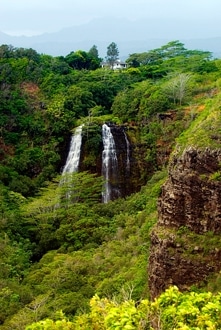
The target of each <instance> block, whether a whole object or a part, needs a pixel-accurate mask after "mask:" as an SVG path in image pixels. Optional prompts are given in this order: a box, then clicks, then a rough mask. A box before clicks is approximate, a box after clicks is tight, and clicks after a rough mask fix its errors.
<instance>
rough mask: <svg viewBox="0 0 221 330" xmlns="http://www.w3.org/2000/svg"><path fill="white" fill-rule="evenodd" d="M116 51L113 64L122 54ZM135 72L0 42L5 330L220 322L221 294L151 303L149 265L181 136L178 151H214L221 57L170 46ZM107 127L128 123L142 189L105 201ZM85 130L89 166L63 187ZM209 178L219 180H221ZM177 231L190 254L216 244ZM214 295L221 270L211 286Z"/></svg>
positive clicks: (91, 57)
mask: <svg viewBox="0 0 221 330" xmlns="http://www.w3.org/2000/svg"><path fill="white" fill-rule="evenodd" d="M110 46H111V47H109V51H110V53H109V54H108V56H110V58H109V61H111V60H112V59H113V56H115V57H116V58H117V57H118V55H119V54H118V49H117V46H116V44H115V43H112V44H111V45H110ZM110 63H111V62H110ZM127 63H128V65H129V68H128V69H125V70H119V71H117V72H116V71H114V70H112V69H107V68H101V67H100V64H101V59H100V57H99V54H98V50H97V47H96V46H95V45H93V46H92V47H91V49H90V50H89V51H88V52H86V51H82V50H78V51H74V52H71V53H70V54H68V55H67V56H65V57H62V56H59V57H52V56H48V55H45V54H38V53H37V52H36V51H35V50H33V49H23V48H14V47H12V46H7V45H2V46H0V111H1V116H0V160H1V164H0V211H1V212H0V263H1V267H0V329H2V330H9V329H13V330H16V329H25V328H26V327H27V329H49V328H50V329H53V328H54V329H72V328H73V327H74V329H78V328H79V329H151V327H153V328H154V329H159V328H160V327H161V328H162V329H172V328H174V329H180V330H181V329H183V330H184V329H218V328H219V327H220V319H219V316H218V315H219V314H218V313H217V310H218V311H219V309H220V296H219V294H217V295H214V296H213V295H211V294H210V293H200V294H196V293H194V292H192V293H191V292H190V293H185V294H181V293H180V292H179V291H178V290H177V289H176V288H171V289H169V290H168V291H167V292H165V293H164V294H163V295H162V296H161V297H159V298H158V299H157V300H156V301H155V302H150V301H149V300H148V297H149V291H148V283H147V273H146V269H147V262H148V256H149V248H150V232H151V230H152V228H153V226H154V224H155V223H156V221H157V198H158V196H159V193H160V190H161V186H162V184H163V182H164V181H165V179H166V176H167V169H166V168H167V164H168V160H169V157H170V154H171V152H172V151H173V149H174V146H175V144H176V141H177V145H178V149H176V150H175V152H182V151H183V150H184V149H185V148H186V147H187V146H196V147H200V148H206V147H211V148H220V138H221V136H220V127H221V122H220V114H219V112H220V105H221V100H220V97H221V96H220V95H221V94H220V78H219V77H220V73H221V61H220V60H218V59H216V60H214V59H212V56H211V54H210V53H209V52H203V51H197V50H187V49H185V47H184V45H183V44H182V43H180V42H179V41H172V42H170V43H168V44H167V45H164V46H162V47H161V48H159V49H156V50H151V51H149V52H146V53H142V54H131V55H130V56H129V58H128V60H127ZM108 121H109V122H114V123H116V124H121V125H124V126H125V127H127V134H128V138H129V140H130V142H131V144H133V148H134V149H133V152H134V155H135V156H134V157H135V158H136V160H137V171H138V170H139V173H140V178H139V180H140V181H139V182H135V183H134V185H135V188H139V191H138V189H135V190H134V191H138V192H136V193H133V194H131V195H130V196H128V197H126V198H124V199H117V200H115V201H111V202H109V203H107V204H102V203H101V202H100V200H101V198H100V195H101V190H102V186H103V181H102V178H101V177H100V176H99V175H98V173H96V171H95V170H96V166H95V164H96V160H97V159H98V158H99V155H100V149H99V148H100V147H101V143H102V141H101V135H100V127H101V125H102V124H103V123H104V122H108ZM82 123H83V124H84V128H83V140H84V154H85V157H84V163H83V164H82V168H83V169H85V168H86V169H87V171H84V170H82V171H81V172H79V173H75V174H74V175H70V176H68V177H67V178H64V177H63V178H62V180H61V177H60V171H61V168H62V166H63V164H64V162H65V158H66V154H67V149H68V144H69V141H70V136H71V134H72V130H73V129H74V128H75V127H76V126H78V125H80V124H82ZM88 169H89V170H88ZM133 175H134V173H133V174H132V176H133ZM132 179H133V178H132ZM205 179H206V178H205ZM208 179H209V180H214V181H219V180H220V172H219V171H217V172H216V173H213V174H211V176H210V177H209V178H208ZM61 181H62V182H61ZM59 182H60V183H61V184H59ZM140 186H142V187H141V189H140ZM165 234H166V233H162V235H165ZM178 234H179V235H180V236H179V235H178V236H177V239H178V240H180V242H179V244H184V243H185V244H188V246H189V249H187V250H186V254H187V255H188V254H191V250H192V249H193V248H194V244H196V242H197V244H199V245H201V244H203V248H205V253H209V251H208V249H209V247H208V246H207V242H208V241H209V242H210V243H211V244H209V246H210V247H211V249H214V248H216V247H217V246H218V248H219V245H220V243H219V237H218V236H210V233H207V234H206V235H201V236H194V237H192V236H191V235H188V233H187V232H186V229H185V228H181V229H180V232H179V233H178ZM181 234H182V235H181ZM191 237H192V238H191ZM182 240H183V241H182ZM181 241H182V242H181ZM212 284H214V285H212ZM212 287H213V289H211V288H212ZM220 287H221V285H220V278H219V276H218V275H217V277H216V278H215V279H214V278H212V277H211V282H209V283H208V284H207V285H206V286H205V289H211V291H213V292H214V293H216V292H218V291H220ZM105 297H106V298H105ZM107 297H108V298H107ZM61 310H62V312H59V311H61ZM82 311H83V312H82ZM215 311H216V314H215ZM62 313H64V314H62ZM64 315H65V316H64ZM119 315H120V317H119ZM34 322H35V324H33V325H31V324H32V323H34ZM39 322H40V323H39ZM211 322H212V323H211ZM28 325H29V326H28ZM157 327H158V328H157ZM197 327H198V328H197Z"/></svg>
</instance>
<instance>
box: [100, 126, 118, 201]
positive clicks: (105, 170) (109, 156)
mask: <svg viewBox="0 0 221 330" xmlns="http://www.w3.org/2000/svg"><path fill="white" fill-rule="evenodd" d="M102 140H103V152H102V175H103V176H104V179H105V184H104V191H103V193H102V201H103V203H107V202H109V201H110V200H111V199H112V195H113V193H114V195H115V196H116V195H118V196H119V190H118V189H117V187H116V183H117V175H118V161H117V153H116V146H115V142H114V138H113V135H112V133H111V129H110V127H109V126H108V125H107V124H104V125H103V126H102ZM114 185H115V187H114Z"/></svg>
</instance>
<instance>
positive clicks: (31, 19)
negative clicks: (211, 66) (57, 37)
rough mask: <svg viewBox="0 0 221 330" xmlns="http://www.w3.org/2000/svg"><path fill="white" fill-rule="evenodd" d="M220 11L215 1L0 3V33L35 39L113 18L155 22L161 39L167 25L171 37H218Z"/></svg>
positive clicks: (220, 33)
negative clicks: (170, 31) (171, 33)
mask: <svg viewBox="0 0 221 330" xmlns="http://www.w3.org/2000/svg"><path fill="white" fill-rule="evenodd" d="M220 10H221V2H220V1H219V0H210V1H208V0H179V1H177V0H167V1H165V0H128V1H127V2H126V4H123V3H122V2H119V1H116V0H111V1H109V0H108V1H104V0H103V1H101V0H93V2H91V1H89V0H81V1H80V2H79V1H78V2H76V3H73V0H53V3H48V2H46V1H45V0H32V1H30V0H10V1H8V0H1V4H0V31H1V32H4V33H6V34H8V35H13V36H21V35H26V36H35V35H41V34H44V33H52V32H58V31H60V30H62V29H64V28H68V27H72V26H78V25H83V24H87V23H89V22H91V21H93V20H94V19H98V18H100V19H102V18H105V17H113V18H121V19H122V20H124V19H127V20H130V21H131V23H133V22H136V21H139V20H141V19H143V20H147V21H151V22H155V21H156V22H157V24H156V25H157V30H159V32H158V34H159V38H160V37H162V38H165V32H164V30H165V28H166V27H167V25H171V24H173V26H175V27H174V34H176V35H177V36H179V35H180V36H182V38H184V37H185V38H191V37H192V36H194V37H196V38H200V37H202V38H210V37H219V36H221V26H220V24H219V15H220V14H219V13H220ZM154 29H156V26H154ZM152 32H153V31H152ZM103 33H104V36H105V31H103ZM160 33H162V36H161V35H160ZM168 37H170V36H168Z"/></svg>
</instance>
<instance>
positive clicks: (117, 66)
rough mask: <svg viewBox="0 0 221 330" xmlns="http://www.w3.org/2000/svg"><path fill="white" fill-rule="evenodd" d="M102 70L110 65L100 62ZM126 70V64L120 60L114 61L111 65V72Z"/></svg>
mask: <svg viewBox="0 0 221 330" xmlns="http://www.w3.org/2000/svg"><path fill="white" fill-rule="evenodd" d="M101 67H102V68H107V67H109V68H110V64H109V63H107V62H102V63H101ZM126 68H127V63H125V62H123V61H121V60H116V61H115V62H114V64H113V70H120V69H126Z"/></svg>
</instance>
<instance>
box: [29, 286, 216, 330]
mask: <svg viewBox="0 0 221 330" xmlns="http://www.w3.org/2000/svg"><path fill="white" fill-rule="evenodd" d="M60 317H61V319H59V320H57V321H56V320H55V321H53V320H51V319H46V320H43V321H40V322H37V323H35V324H32V325H30V326H27V327H26V330H47V329H57V330H58V329H75V330H77V329H82V330H93V329H96V330H105V329H106V330H123V329H128V330H138V329H139V330H142V329H143V330H148V329H161V330H171V329H173V330H200V329H207V330H215V329H220V327H221V293H219V294H216V295H212V293H210V292H204V293H197V292H187V293H181V292H180V291H179V290H178V288H177V287H176V286H173V287H170V288H169V289H167V290H166V291H165V292H164V293H163V294H161V295H160V297H159V298H157V299H156V300H155V301H154V302H150V301H149V300H141V301H140V302H138V303H136V302H135V301H134V300H132V299H129V300H125V301H123V302H117V301H116V300H113V299H112V300H110V299H107V298H102V299H101V298H99V297H98V296H97V295H96V296H94V297H93V298H92V299H91V301H90V312H89V313H88V314H83V315H80V316H78V317H76V318H75V319H73V321H69V320H68V319H67V318H65V316H64V315H63V314H62V313H61V314H60Z"/></svg>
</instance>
